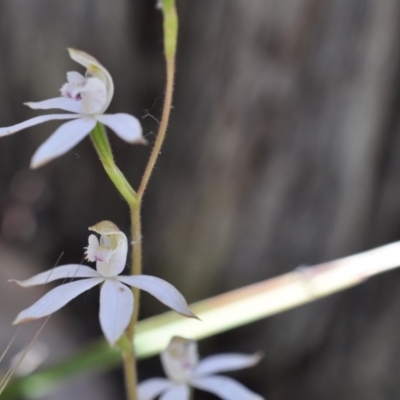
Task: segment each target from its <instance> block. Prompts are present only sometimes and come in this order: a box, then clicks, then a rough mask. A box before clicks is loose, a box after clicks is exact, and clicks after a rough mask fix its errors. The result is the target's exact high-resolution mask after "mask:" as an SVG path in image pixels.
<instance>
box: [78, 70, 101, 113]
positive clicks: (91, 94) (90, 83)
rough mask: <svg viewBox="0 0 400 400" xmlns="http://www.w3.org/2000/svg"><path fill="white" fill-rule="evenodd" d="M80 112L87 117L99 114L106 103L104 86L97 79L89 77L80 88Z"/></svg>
mask: <svg viewBox="0 0 400 400" xmlns="http://www.w3.org/2000/svg"><path fill="white" fill-rule="evenodd" d="M80 94H81V97H82V103H81V104H82V112H83V114H87V115H94V114H101V113H102V112H103V111H102V110H103V107H104V104H105V103H106V101H107V90H106V85H105V84H104V83H103V81H102V80H101V79H99V78H95V77H91V78H87V79H86V83H85V85H84V86H83V88H81V90H80Z"/></svg>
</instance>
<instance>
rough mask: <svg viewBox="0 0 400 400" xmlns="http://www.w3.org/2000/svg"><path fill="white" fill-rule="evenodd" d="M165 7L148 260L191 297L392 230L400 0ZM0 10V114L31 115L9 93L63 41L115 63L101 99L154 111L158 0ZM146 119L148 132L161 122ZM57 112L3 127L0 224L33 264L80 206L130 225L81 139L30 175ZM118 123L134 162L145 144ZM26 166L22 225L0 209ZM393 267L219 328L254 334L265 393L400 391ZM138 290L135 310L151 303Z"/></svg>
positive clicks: (84, 223) (43, 82) (350, 248)
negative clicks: (161, 139) (164, 107)
mask: <svg viewBox="0 0 400 400" xmlns="http://www.w3.org/2000/svg"><path fill="white" fill-rule="evenodd" d="M42 9H46V13H43V12H39V11H38V10H42ZM178 10H179V15H180V18H181V27H180V43H179V44H180V47H179V54H178V63H177V83H176V95H175V103H174V110H173V117H172V121H171V125H170V130H169V133H168V137H167V142H166V144H165V147H164V149H163V152H162V155H161V158H160V162H159V163H158V164H157V167H156V170H155V173H154V176H153V180H152V182H151V185H150V187H149V190H148V193H147V194H146V199H145V200H146V202H145V208H144V212H145V215H144V218H143V219H144V239H145V241H144V245H145V272H146V273H149V274H150V273H151V274H158V275H160V276H162V277H164V278H167V279H169V280H170V281H171V282H172V283H174V284H175V285H176V286H177V287H179V288H180V289H181V290H182V292H183V293H184V294H185V295H186V297H187V298H188V299H189V300H190V301H194V300H199V299H201V298H204V297H206V296H209V295H212V294H216V293H220V292H222V291H225V290H230V289H233V288H235V287H239V286H242V285H245V284H248V283H251V282H255V281H258V280H261V279H266V278H269V277H272V276H276V275H278V274H281V273H285V272H287V271H289V270H292V269H293V268H295V267H297V266H299V265H302V264H308V265H310V264H315V263H318V262H323V261H327V260H330V259H333V258H336V257H341V256H344V255H347V254H351V253H354V252H358V251H361V250H364V249H367V248H371V247H374V246H377V245H380V244H383V243H386V242H388V241H392V240H396V239H399V236H400V235H399V233H400V232H399V222H400V189H399V188H400V176H399V173H398V171H399V167H400V156H399V154H400V151H399V150H400V140H399V139H400V136H399V126H398V117H397V108H398V104H399V93H400V92H399V90H398V82H399V47H398V37H399V28H398V20H399V17H400V2H399V1H396V0H385V1H378V0H351V1H348V0H326V1H317V0H283V1H282V0H252V1H246V0H219V1H212V0H191V1H183V0H181V1H179V2H178ZM0 11H1V13H0V29H1V32H2V33H1V37H2V40H1V42H0V56H1V57H0V88H1V90H0V100H1V103H2V106H3V107H2V108H1V109H0V118H1V125H2V126H3V125H8V124H10V125H11V124H13V123H16V122H18V121H20V120H22V118H28V117H31V116H33V115H36V114H34V113H33V112H30V111H29V112H28V111H26V112H22V106H21V105H20V103H22V102H23V101H27V100H40V99H45V98H48V97H53V96H56V95H57V93H56V90H57V89H58V87H60V86H61V84H62V83H63V81H64V73H65V72H66V71H68V70H71V69H77V68H72V65H73V64H72V63H69V61H68V58H67V54H66V52H65V51H64V48H65V47H67V46H72V47H77V48H82V49H84V50H86V51H88V52H89V53H91V54H93V55H94V56H96V57H97V58H98V59H99V60H100V61H101V62H102V63H103V64H104V65H105V66H106V67H107V68H108V69H109V70H110V72H111V73H112V74H113V76H114V77H115V88H116V92H115V93H116V96H115V101H114V102H113V104H112V108H111V110H110V112H115V111H123V112H130V113H133V114H135V115H137V116H142V115H148V114H151V115H153V116H154V117H155V118H158V117H159V114H160V109H161V104H162V100H161V99H162V93H163V73H164V71H163V59H162V42H161V29H160V24H161V16H160V14H159V12H158V11H157V10H156V9H155V6H154V3H153V2H152V1H148V0H141V1H135V2H131V1H128V0H119V1H116V2H107V1H105V0H103V1H98V2H92V1H86V2H81V1H78V0H71V1H69V2H62V1H58V2H57V1H55V2H52V3H51V4H50V3H49V2H47V1H39V0H38V1H35V2H30V3H29V4H28V2H25V1H22V0H12V1H10V0H8V1H3V2H1V4H0ZM143 123H144V129H145V133H146V135H147V137H148V139H149V140H150V141H152V140H153V133H154V132H155V131H156V130H157V123H156V122H155V121H154V120H153V119H152V118H145V119H143ZM52 129H54V125H53V126H51V125H50V126H48V127H47V126H46V127H43V128H42V127H39V128H35V133H36V135H35V134H34V133H33V131H34V130H33V129H32V133H28V132H25V133H21V134H17V135H16V136H15V137H12V138H8V139H2V142H1V146H0V156H1V157H0V167H1V168H0V177H1V179H2V183H1V186H0V190H1V202H0V207H1V226H2V234H3V239H5V240H8V241H10V240H11V239H12V240H14V243H15V241H16V240H19V243H21V244H24V249H26V248H28V249H29V251H30V252H31V254H35V255H36V257H37V256H42V257H44V258H46V259H47V262H46V266H44V268H45V267H46V268H47V267H49V266H51V265H52V263H53V262H54V260H55V259H56V258H57V256H58V255H59V253H60V252H61V251H65V253H66V256H65V257H66V258H64V261H73V262H76V261H77V259H80V258H79V257H82V250H81V249H82V247H83V246H84V245H85V244H86V243H85V240H86V236H87V232H86V228H87V227H88V226H90V225H92V224H93V223H94V222H97V221H99V220H102V219H112V220H114V221H115V222H116V223H117V224H119V225H120V226H121V228H123V229H124V230H127V229H128V223H127V221H126V217H127V210H126V208H125V207H124V205H123V202H122V201H121V199H120V197H119V196H118V195H117V194H116V193H115V191H114V188H113V187H112V185H111V184H110V183H109V182H108V181H107V178H106V177H105V176H104V174H103V172H102V170H101V166H100V165H99V163H98V161H97V159H96V156H95V154H94V152H93V150H92V149H91V148H90V143H89V141H88V140H87V141H85V142H84V143H83V144H82V145H79V146H78V147H77V148H76V149H74V150H73V151H72V152H70V153H69V154H67V155H65V156H63V157H62V158H60V159H57V160H55V161H54V162H52V163H51V164H50V165H49V166H46V167H44V168H43V169H41V170H39V171H37V172H33V173H29V174H28V175H26V171H25V169H26V168H27V167H28V165H29V159H30V156H31V155H32V153H33V151H34V149H35V147H36V146H37V145H38V144H39V143H40V142H41V141H42V140H43V138H44V137H46V136H43V135H42V134H39V132H45V133H46V135H47V134H49V133H50V132H51V131H52ZM112 143H113V145H114V148H115V154H116V156H117V162H118V164H119V165H120V167H121V169H122V170H124V171H127V175H128V177H129V179H131V180H132V181H138V179H139V177H140V174H141V171H142V168H143V164H144V162H145V160H146V159H147V156H148V152H149V148H140V149H139V148H137V147H130V146H126V145H125V144H123V143H122V142H121V141H119V140H118V139H116V140H114V138H113V137H112ZM16 170H19V174H15V171H16ZM21 174H22V177H23V178H24V177H25V178H24V179H25V180H26V179H28V178H29V179H28V181H29V180H32V179H34V180H35V179H36V182H37V180H38V179H39V182H42V185H43V187H44V189H43V190H42V192H43V193H42V195H41V197H40V196H39V197H38V199H37V201H36V200H35V202H34V203H32V202H31V203H29V207H28V208H29V211H30V214H29V213H27V214H26V215H30V217H31V218H33V221H34V224H33V225H32V226H33V228H32V229H31V231H29V232H33V233H31V234H30V235H28V234H25V236H24V235H22V234H20V236H18V232H19V231H18V229H17V228H18V227H19V226H20V225H21V226H22V228H21V227H20V228H19V229H25V228H26V225H24V224H23V223H21V220H22V221H25V220H24V218H22V217H21V215H22V214H21V213H19V214H18V213H17V214H18V215H20V220H18V221H19V225H18V223H17V222H18V221H15V218H14V219H12V218H11V217H10V213H11V211H10V210H12V209H13V208H12V207H14V208H15V205H16V204H17V205H18V206H20V205H21V202H23V204H24V206H27V205H26V199H25V200H23V201H22V200H21V198H20V197H18V196H17V195H18V193H20V192H19V191H18V190H17V189H18V187H19V186H18V185H21V179H22V178H21ZM24 174H25V175H24ZM26 177H28V178H26ZM32 177H33V178H32ZM24 179H22V181H24ZM24 201H25V203H24ZM17 210H19V209H18V208H17ZM14 214H15V212H14ZM14 214H12V215H14ZM24 215H25V214H24ZM7 221H8V222H7ZM10 221H11V222H10ZM6 222H7V223H6ZM25 222H26V221H25ZM31 222H32V221H31ZM14 231H15V232H16V233H13V235H14V236H13V235H11V234H10V232H14ZM24 232H25V231H24ZM21 238H23V240H22V239H21ZM26 246H27V247H26ZM399 282H400V275H399V273H397V272H392V273H390V274H388V275H386V276H382V277H379V278H377V279H374V280H373V281H371V282H368V283H367V284H364V285H362V286H360V287H358V288H355V289H351V290H349V291H347V292H344V293H342V294H338V295H335V296H333V297H331V298H329V299H325V300H321V301H319V302H316V303H314V304H311V305H308V306H305V307H302V308H300V309H296V310H293V311H290V312H287V313H285V314H283V315H280V316H276V317H273V318H270V319H268V320H266V321H262V322H260V323H256V324H252V325H250V326H248V327H246V328H242V329H237V330H235V331H234V332H231V333H230V334H226V335H223V336H220V337H217V338H215V342H214V343H215V345H216V346H217V347H218V348H220V349H221V350H222V349H223V350H226V351H232V350H247V351H250V352H251V351H254V350H256V349H258V348H261V349H263V350H264V352H265V354H266V357H265V360H264V361H263V364H262V367H261V368H259V369H257V370H256V369H255V370H253V371H250V372H249V375H248V377H249V380H253V381H256V378H257V382H256V383H254V382H253V383H254V385H257V384H258V386H259V388H260V391H261V392H262V393H263V394H265V395H266V396H267V397H268V399H270V400H280V399H285V400H287V399H293V400H297V399H298V400H303V399H309V400H314V399H315V400H317V399H318V400H330V399H338V398H340V399H344V400H350V399H351V400H354V399H363V400H370V399H371V400H372V399H374V400H376V399H377V398H378V399H392V398H397V397H399V396H400V387H399V386H398V385H397V373H396V372H395V371H397V370H398V369H399V368H400V362H399V361H398V360H399V359H400V358H399V357H398V353H399V349H400V339H399V338H398V336H399V335H398V323H397V318H398V315H399V313H400V309H399V307H400V294H399V291H398V290H397V287H398V285H399ZM144 299H145V300H144V301H143V304H144V305H146V307H147V308H146V310H144V313H143V315H145V314H146V313H151V312H154V311H155V310H157V311H161V310H163V309H162V308H159V307H158V305H156V304H155V303H152V302H151V300H150V305H149V306H148V297H144ZM78 311H79V312H82V311H80V310H78ZM250 377H251V378H250ZM253 387H255V386H253Z"/></svg>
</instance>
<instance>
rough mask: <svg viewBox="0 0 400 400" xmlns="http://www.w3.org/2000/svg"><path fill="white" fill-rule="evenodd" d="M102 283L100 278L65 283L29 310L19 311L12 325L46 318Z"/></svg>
mask: <svg viewBox="0 0 400 400" xmlns="http://www.w3.org/2000/svg"><path fill="white" fill-rule="evenodd" d="M102 281H103V279H102V278H88V279H83V280H81V281H76V282H70V283H65V284H64V285H60V286H57V287H56V288H55V289H53V290H50V292H48V293H46V294H45V295H44V296H43V297H42V298H41V299H39V300H38V301H37V302H36V303H34V304H33V305H32V306H30V307H29V308H27V309H25V310H23V311H21V312H20V313H19V314H18V316H17V318H16V319H15V321H14V322H13V324H14V325H15V324H20V323H21V322H28V321H30V320H33V319H38V318H42V317H46V316H47V315H50V314H52V313H53V312H55V311H57V310H59V309H60V308H61V307H63V306H65V305H66V304H67V303H68V302H70V301H71V300H72V299H74V298H75V297H77V296H79V295H80V294H81V293H83V292H85V291H86V290H89V289H91V288H92V287H93V286H96V285H98V284H99V283H101V282H102Z"/></svg>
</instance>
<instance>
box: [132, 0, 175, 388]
mask: <svg viewBox="0 0 400 400" xmlns="http://www.w3.org/2000/svg"><path fill="white" fill-rule="evenodd" d="M163 15H164V53H165V60H166V84H165V99H164V107H163V111H162V116H161V121H160V126H159V128H158V134H157V138H156V141H155V143H154V147H153V150H152V152H151V154H150V158H149V161H148V163H147V165H146V168H145V171H144V173H143V177H142V180H141V182H140V185H139V189H138V192H137V196H136V198H135V200H137V201H136V202H135V203H134V204H131V207H130V209H131V223H132V228H131V229H132V240H133V251H132V268H131V273H132V275H140V274H141V273H142V227H141V203H142V199H143V195H144V192H145V190H146V187H147V185H148V183H149V180H150V177H151V174H152V172H153V169H154V166H155V164H156V162H157V158H158V156H159V154H160V151H161V147H162V145H163V143H164V139H165V134H166V133H167V127H168V122H169V117H170V114H171V108H172V95H173V91H174V76H175V54H176V44H177V36H178V18H177V14H176V8H175V1H174V0H163ZM128 203H129V202H128ZM132 291H133V296H134V299H135V304H134V310H133V315H132V319H131V322H130V324H129V327H128V330H127V337H128V339H129V340H130V342H131V343H133V341H134V337H135V326H136V324H137V322H138V318H139V306H140V290H138V289H136V288H133V289H132ZM126 372H127V370H126V369H125V373H126ZM131 373H134V374H135V382H136V381H137V377H136V371H133V372H131Z"/></svg>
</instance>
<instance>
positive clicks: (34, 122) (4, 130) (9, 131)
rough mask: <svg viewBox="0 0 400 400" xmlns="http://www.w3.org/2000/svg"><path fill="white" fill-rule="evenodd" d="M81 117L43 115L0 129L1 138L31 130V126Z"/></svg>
mask: <svg viewBox="0 0 400 400" xmlns="http://www.w3.org/2000/svg"><path fill="white" fill-rule="evenodd" d="M79 117H80V116H79V115H72V114H49V115H41V116H39V117H35V118H31V119H28V120H26V121H24V122H21V123H19V124H16V125H13V126H9V127H7V128H0V137H2V136H7V135H12V134H13V133H16V132H19V131H22V130H23V129H26V128H29V127H31V126H35V125H39V124H42V123H43V122H47V121H53V120H56V119H74V118H79Z"/></svg>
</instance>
